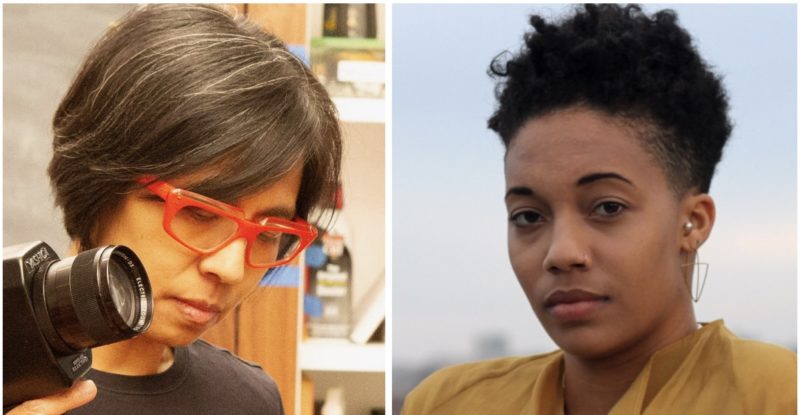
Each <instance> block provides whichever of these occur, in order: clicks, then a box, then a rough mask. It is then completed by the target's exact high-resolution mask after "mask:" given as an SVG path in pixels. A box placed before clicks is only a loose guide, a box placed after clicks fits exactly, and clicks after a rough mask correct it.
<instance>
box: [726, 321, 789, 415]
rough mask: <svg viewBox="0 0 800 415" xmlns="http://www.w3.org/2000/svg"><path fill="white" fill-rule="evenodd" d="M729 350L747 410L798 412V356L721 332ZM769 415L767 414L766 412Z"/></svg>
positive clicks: (785, 350) (782, 349)
mask: <svg viewBox="0 0 800 415" xmlns="http://www.w3.org/2000/svg"><path fill="white" fill-rule="evenodd" d="M722 330H723V333H722V335H723V336H724V337H725V338H726V340H727V343H728V346H729V348H730V359H731V361H732V364H731V367H732V370H733V376H734V378H735V381H736V384H737V389H738V390H740V391H742V394H743V399H744V400H745V401H747V402H748V403H749V406H751V407H753V408H758V409H757V410H755V409H754V410H755V411H756V412H761V413H766V412H764V405H767V403H769V407H770V408H784V409H786V410H791V411H793V410H796V408H797V399H796V396H797V395H796V392H797V354H796V353H795V352H793V351H791V350H789V349H787V348H785V347H782V346H778V345H774V344H770V343H764V342H760V341H755V340H747V339H741V338H739V337H736V336H735V335H734V334H733V333H731V332H730V331H728V330H727V329H726V328H722ZM768 412H770V411H768Z"/></svg>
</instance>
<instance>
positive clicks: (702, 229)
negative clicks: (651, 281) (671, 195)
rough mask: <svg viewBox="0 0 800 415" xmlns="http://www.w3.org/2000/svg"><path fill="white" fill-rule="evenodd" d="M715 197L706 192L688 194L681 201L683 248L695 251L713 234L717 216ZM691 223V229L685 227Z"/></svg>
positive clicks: (687, 250) (686, 250)
mask: <svg viewBox="0 0 800 415" xmlns="http://www.w3.org/2000/svg"><path fill="white" fill-rule="evenodd" d="M716 213H717V212H716V206H715V205H714V199H712V198H711V196H709V195H708V194H706V193H697V194H692V193H689V194H687V195H686V196H685V197H684V198H683V201H682V202H681V219H682V220H681V222H680V223H681V227H682V228H681V231H682V232H681V233H682V235H683V237H682V239H681V250H683V251H685V252H694V251H696V250H697V248H699V247H700V245H702V244H703V243H704V242H705V241H706V240H707V239H708V237H709V235H711V229H712V228H713V227H714V219H715V218H716ZM686 223H691V224H692V225H691V227H690V229H689V230H688V231H687V230H686V228H684V226H685V224H686Z"/></svg>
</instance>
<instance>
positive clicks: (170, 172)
mask: <svg viewBox="0 0 800 415" xmlns="http://www.w3.org/2000/svg"><path fill="white" fill-rule="evenodd" d="M384 21H385V6H384V5H380V4H226V5H189V4H175V5H168V4H153V5H123V4H91V5H65V4H61V5H56V4H51V5H35V4H16V5H3V58H4V63H3V84H4V87H3V102H4V105H3V108H4V110H3V165H4V167H3V199H4V201H3V209H4V215H3V247H4V250H3V286H4V290H3V335H4V341H3V355H4V359H3V361H4V363H3V409H4V412H7V413H9V414H22V413H31V412H32V411H33V412H35V413H47V414H49V413H52V414H61V413H69V414H98V413H114V412H120V411H121V412H124V413H136V414H138V413H141V414H190V413H191V414H195V413H236V414H303V415H304V414H314V413H323V414H325V413H327V414H343V413H352V414H382V413H384V411H385V405H386V404H385V391H384V390H385V372H386V368H385V364H384V362H385V343H384V338H385V334H384V332H385V328H384V326H385V323H384V321H385V315H386V310H385V306H384V304H385V296H386V292H385V281H384V280H385V265H384V264H385V234H384V232H385V231H384V229H385V219H384V213H385V200H384V195H385V127H384V123H385V115H384V108H385V104H384V94H385V90H386V85H385V63H384V62H385V46H384V38H385V36H384V27H385V25H384ZM345 411H346V412H345Z"/></svg>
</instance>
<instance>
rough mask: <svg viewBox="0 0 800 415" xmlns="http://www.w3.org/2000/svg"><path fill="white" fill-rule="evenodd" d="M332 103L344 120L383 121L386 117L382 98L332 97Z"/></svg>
mask: <svg viewBox="0 0 800 415" xmlns="http://www.w3.org/2000/svg"><path fill="white" fill-rule="evenodd" d="M333 103H334V104H336V108H337V109H338V110H339V118H340V119H341V120H342V121H344V122H363V123H383V122H384V120H385V118H386V115H385V108H386V105H385V104H384V99H383V98H344V97H334V98H333Z"/></svg>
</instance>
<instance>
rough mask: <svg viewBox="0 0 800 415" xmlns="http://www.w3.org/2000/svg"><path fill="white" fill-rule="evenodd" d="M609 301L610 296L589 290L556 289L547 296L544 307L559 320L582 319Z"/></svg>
mask: <svg viewBox="0 0 800 415" xmlns="http://www.w3.org/2000/svg"><path fill="white" fill-rule="evenodd" d="M609 301H610V297H608V296H605V295H601V294H596V293H592V292H589V291H584V290H579V289H573V290H569V291H563V290H556V291H554V292H552V293H550V295H548V296H547V298H546V299H545V302H544V307H545V309H547V311H548V312H549V313H550V314H551V315H552V316H553V317H555V318H556V319H559V320H569V321H573V320H583V319H586V318H589V317H591V315H592V314H593V313H595V312H596V311H597V310H599V309H600V308H602V307H603V306H604V305H605V304H607V303H608V302H609Z"/></svg>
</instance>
